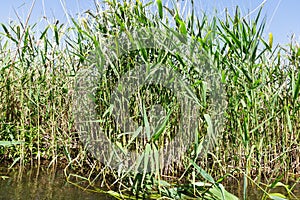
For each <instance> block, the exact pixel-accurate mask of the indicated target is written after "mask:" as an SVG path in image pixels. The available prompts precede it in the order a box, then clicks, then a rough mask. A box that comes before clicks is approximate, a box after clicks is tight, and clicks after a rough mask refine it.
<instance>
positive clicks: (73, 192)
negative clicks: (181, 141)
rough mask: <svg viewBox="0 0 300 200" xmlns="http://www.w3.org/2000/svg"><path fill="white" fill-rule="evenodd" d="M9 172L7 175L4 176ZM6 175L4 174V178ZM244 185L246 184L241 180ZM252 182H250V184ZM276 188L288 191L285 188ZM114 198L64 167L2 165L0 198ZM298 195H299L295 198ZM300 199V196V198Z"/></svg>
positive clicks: (254, 197) (254, 195) (253, 198)
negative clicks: (72, 178) (72, 179)
mask: <svg viewBox="0 0 300 200" xmlns="http://www.w3.org/2000/svg"><path fill="white" fill-rule="evenodd" d="M3 176H7V177H3ZM1 177H2V178H1ZM241 185H242V184H241ZM241 185H240V186H235V185H234V184H231V185H230V184H229V185H228V184H227V186H225V188H226V189H228V190H229V191H230V192H232V193H233V194H235V195H237V196H238V197H239V198H240V199H242V198H243V189H242V188H241ZM249 186H250V185H249ZM273 192H281V193H285V191H284V188H278V189H277V190H276V191H273ZM294 192H295V194H296V196H298V197H300V185H299V184H298V185H297V186H296V188H295V189H294ZM262 195H263V193H262V191H261V190H258V189H257V188H255V187H249V188H248V193H247V199H249V200H260V199H261V197H262ZM2 199H3V200H27V199H30V200H31V199H33V200H42V199H43V200H44V199H55V200H56V199H58V200H59V199H66V200H69V199H70V200H73V199H74V200H88V199H90V200H94V199H97V200H112V199H114V198H113V197H112V196H109V195H106V194H101V193H94V192H88V191H84V190H82V189H80V188H78V187H76V186H74V185H71V184H69V183H68V182H66V177H65V176H64V174H63V170H46V169H43V168H41V169H33V170H28V169H27V170H24V171H19V170H16V171H11V172H9V173H8V174H7V173H6V172H5V170H4V169H2V170H1V168H0V200H2ZM293 199H297V198H293ZM299 199H300V198H299Z"/></svg>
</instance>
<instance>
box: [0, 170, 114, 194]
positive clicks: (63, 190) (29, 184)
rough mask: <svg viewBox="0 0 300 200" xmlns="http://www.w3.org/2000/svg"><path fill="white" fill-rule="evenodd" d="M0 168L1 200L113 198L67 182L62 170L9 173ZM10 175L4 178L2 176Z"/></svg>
mask: <svg viewBox="0 0 300 200" xmlns="http://www.w3.org/2000/svg"><path fill="white" fill-rule="evenodd" d="M3 172H4V170H1V169H0V200H2V199H3V200H4V199H5V200H18V199H22V200H23V199H34V200H40V199H76V200H79V199H80V200H81V199H91V200H94V199H100V200H105V199H107V200H108V199H113V198H112V197H111V196H107V195H105V194H99V193H91V192H86V191H83V190H81V189H79V188H77V187H75V186H73V185H70V184H68V183H67V182H66V179H65V176H64V174H63V171H62V170H58V171H55V172H50V171H49V170H48V171H47V170H43V169H40V170H26V171H22V172H19V171H14V172H10V173H9V174H5V173H3ZM3 175H5V176H8V177H9V178H7V179H2V178H1V176H3Z"/></svg>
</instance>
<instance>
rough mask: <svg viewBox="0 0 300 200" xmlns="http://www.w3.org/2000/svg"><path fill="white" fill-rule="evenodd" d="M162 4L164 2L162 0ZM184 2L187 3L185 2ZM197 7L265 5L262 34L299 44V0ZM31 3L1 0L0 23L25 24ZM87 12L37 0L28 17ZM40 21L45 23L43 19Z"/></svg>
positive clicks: (208, 2)
mask: <svg viewBox="0 0 300 200" xmlns="http://www.w3.org/2000/svg"><path fill="white" fill-rule="evenodd" d="M163 1H164V0H163ZM185 1H186V0H185ZM194 1H195V3H196V4H197V8H199V9H202V10H204V11H206V12H207V13H213V9H217V10H218V12H219V15H224V12H223V11H224V8H225V7H227V8H228V9H229V10H231V11H233V10H234V9H235V7H236V5H238V6H239V7H240V8H241V10H242V12H243V14H244V15H246V14H248V13H249V12H250V13H251V12H253V13H254V14H255V9H256V8H257V7H258V6H259V5H261V4H262V3H263V2H265V6H264V9H263V11H264V12H263V15H264V16H265V15H266V17H267V24H266V29H265V34H266V35H267V34H268V33H269V32H272V33H273V36H274V42H280V43H281V44H285V43H288V41H289V38H290V37H291V35H292V33H294V34H295V38H296V40H297V41H298V42H300V21H299V19H300V0H194ZM31 4H32V0H1V5H0V22H1V23H8V21H9V20H10V19H16V18H17V17H16V14H15V12H17V13H18V15H19V17H20V18H21V19H22V20H23V21H25V19H26V16H27V14H28V12H29V9H30V7H31ZM87 9H94V1H93V0H36V4H35V6H34V9H33V14H32V17H31V23H35V22H39V20H42V19H43V16H47V19H48V20H49V21H50V22H51V21H53V20H54V18H57V19H59V20H60V21H62V22H66V21H67V17H66V15H65V13H68V14H70V15H72V16H76V13H80V12H82V11H84V10H87ZM42 21H45V19H43V20H42Z"/></svg>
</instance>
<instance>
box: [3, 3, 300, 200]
mask: <svg viewBox="0 0 300 200" xmlns="http://www.w3.org/2000/svg"><path fill="white" fill-rule="evenodd" d="M105 2H106V5H107V9H106V10H104V11H100V10H99V9H100V8H96V10H95V11H94V12H93V11H87V12H86V17H85V18H82V19H80V20H76V19H73V24H72V25H60V24H58V23H55V24H49V25H48V26H47V27H46V28H45V29H44V30H42V31H41V30H39V31H36V30H35V25H33V26H27V25H23V24H13V23H12V24H8V25H5V24H1V27H2V29H3V31H2V32H1V37H0V41H1V46H0V66H1V67H0V77H1V78H0V102H1V103H0V159H1V160H6V161H7V162H10V163H12V165H14V164H16V163H20V165H21V166H23V165H25V164H26V163H36V162H37V164H40V162H41V160H43V159H44V160H48V161H49V163H50V165H51V164H54V163H56V162H60V161H63V162H66V163H68V164H67V167H66V169H65V171H66V176H67V177H68V181H69V182H73V181H72V180H73V179H72V180H71V178H72V177H73V178H74V177H76V179H78V180H80V181H78V183H77V182H76V183H74V182H73V183H74V184H77V185H78V186H79V185H80V184H81V183H82V182H85V183H86V184H87V185H89V186H90V187H93V188H95V191H98V192H105V191H102V190H100V189H99V187H98V186H99V185H97V184H96V183H98V182H101V186H107V187H108V188H111V189H115V191H118V192H115V191H109V192H108V193H109V194H111V195H113V196H115V197H118V198H131V197H132V196H133V197H132V198H136V197H138V198H159V197H163V196H164V197H169V198H177V199H182V198H187V199H188V198H205V199H236V197H234V196H233V195H231V194H229V193H228V192H227V191H226V190H225V189H224V187H223V186H222V184H221V183H219V182H218V181H215V180H216V178H218V179H219V180H222V179H223V178H224V177H225V175H226V174H228V173H231V172H232V170H233V169H234V170H235V173H234V175H236V176H238V178H241V177H242V176H243V177H244V178H245V179H244V180H245V182H244V186H245V188H244V189H245V191H246V190H247V180H252V178H254V177H255V180H256V182H258V183H260V181H261V179H263V178H270V180H271V178H274V177H279V176H281V174H282V172H285V174H284V176H287V175H288V174H289V173H296V172H297V171H298V172H299V165H298V164H299V156H298V155H299V154H300V151H299V148H298V147H299V144H300V135H299V134H300V131H299V130H300V127H299V124H300V120H299V119H300V111H299V109H300V98H299V94H300V73H299V64H300V48H299V46H298V44H296V43H295V42H293V41H291V43H290V44H289V46H288V49H285V48H282V47H280V46H279V45H275V44H273V35H272V34H270V35H269V41H265V39H264V38H263V34H264V26H265V21H264V20H262V21H261V16H260V15H261V10H260V11H259V12H258V13H257V16H256V17H255V18H253V19H252V20H251V19H246V18H245V17H242V16H241V13H240V11H239V9H238V8H237V9H236V13H235V15H234V16H231V15H229V14H228V13H226V15H225V18H216V17H211V18H209V17H208V16H206V15H205V14H203V16H196V14H195V13H194V11H195V9H194V7H192V8H191V9H192V10H191V12H190V13H191V16H181V14H180V13H181V11H180V10H179V8H176V7H175V8H172V9H170V8H167V7H165V6H164V5H163V1H161V0H157V1H156V7H157V12H158V13H157V14H158V15H157V14H156V13H153V8H151V6H152V4H153V2H150V3H148V4H143V3H141V2H140V1H138V0H137V1H124V2H122V3H121V2H118V1H115V0H107V1H105ZM192 5H193V6H194V1H192ZM151 9H152V10H151ZM158 16H159V17H158ZM141 27H144V28H154V27H156V28H166V29H167V30H168V31H169V32H172V33H173V34H174V35H175V36H177V37H178V39H180V41H181V42H182V43H184V44H186V43H187V42H188V41H189V39H190V38H193V39H194V40H195V41H197V42H198V44H197V45H199V46H200V47H201V50H203V53H205V54H207V55H209V56H210V57H211V58H212V59H211V62H212V63H214V64H215V66H217V67H218V71H219V72H220V76H221V78H222V83H223V84H224V88H225V89H226V98H227V103H228V105H227V108H226V110H224V113H225V117H224V118H225V124H226V125H225V127H224V130H222V134H221V136H220V137H219V138H217V140H216V142H215V146H216V148H215V149H212V150H211V151H210V152H209V155H211V158H210V159H209V157H204V158H203V160H197V159H196V158H197V156H198V154H199V152H198V150H199V148H200V146H201V144H202V140H203V137H204V135H205V134H207V133H208V132H211V131H213V129H212V122H211V121H212V120H211V117H210V115H208V114H207V113H209V111H210V109H211V107H210V106H211V99H212V98H211V96H210V93H209V89H208V87H207V85H206V84H205V82H204V81H202V80H201V74H199V73H197V69H195V68H194V67H193V66H189V65H186V63H185V62H184V58H182V57H180V56H179V55H174V54H171V53H170V52H167V51H164V50H160V49H155V48H152V49H144V48H140V49H137V50H136V51H131V52H127V54H124V55H123V57H121V58H119V60H118V61H115V62H112V63H110V65H109V66H108V69H107V70H106V71H105V72H104V75H103V77H102V79H101V82H100V83H99V87H98V88H97V90H96V91H97V92H96V93H97V95H96V96H97V98H96V103H97V106H98V107H97V109H98V110H97V111H98V115H99V118H100V120H99V121H100V122H99V123H100V124H101V125H102V126H103V127H104V129H105V132H106V133H107V134H111V135H112V136H113V137H114V138H113V139H114V142H116V144H117V145H118V146H119V147H120V148H123V149H124V151H125V149H126V148H131V149H135V150H140V148H142V147H143V146H142V145H143V144H144V143H143V141H141V140H140V139H139V137H138V135H139V133H140V131H141V130H139V129H138V130H137V131H136V132H135V133H133V134H132V135H131V136H127V135H121V134H120V132H118V131H117V128H116V126H115V125H114V123H113V120H112V118H111V116H110V114H111V113H110V112H111V105H110V104H109V102H110V98H111V96H110V95H111V90H112V89H113V88H114V87H115V86H116V83H117V81H118V78H119V77H120V76H121V75H122V74H124V73H126V72H127V71H128V70H130V69H131V68H132V67H133V66H134V65H135V64H137V62H139V60H141V59H142V60H143V61H152V62H157V63H164V64H168V65H169V66H170V67H172V68H173V69H175V70H176V71H177V72H178V73H181V74H183V75H184V76H185V77H186V78H187V80H188V81H189V83H190V88H191V89H192V90H193V91H192V92H194V93H195V97H194V98H196V99H197V101H199V102H201V105H202V106H203V109H202V110H201V113H199V115H201V116H202V120H203V125H202V126H201V127H199V130H198V131H199V133H198V134H197V137H196V139H195V142H194V143H195V144H194V149H193V148H192V149H189V152H190V154H189V155H185V159H184V160H183V162H182V163H180V164H179V165H175V164H174V165H172V164H171V165H168V166H164V168H163V169H161V168H160V167H159V166H153V163H154V162H152V160H151V159H154V158H155V159H156V158H158V157H159V155H158V147H160V145H163V144H164V142H165V141H170V140H171V139H173V138H174V130H176V125H177V122H178V118H179V116H180V115H179V113H178V102H177V99H176V98H175V97H173V96H172V95H170V94H169V91H166V90H163V89H161V88H155V87H152V88H150V89H149V88H142V89H141V90H140V91H139V92H137V93H136V94H135V95H134V96H133V97H132V98H133V99H134V98H135V99H138V98H139V97H143V98H148V99H147V101H145V102H146V103H144V104H143V105H142V108H143V112H142V113H140V112H138V110H137V108H138V105H137V104H136V103H132V104H131V108H130V112H131V115H132V117H133V118H134V120H135V121H136V122H138V123H139V124H140V125H141V127H142V126H143V127H145V128H146V134H147V139H148V140H150V141H151V142H149V143H147V144H146V145H145V146H144V147H143V148H144V149H145V154H144V156H143V157H142V158H141V160H140V163H141V165H140V167H144V168H143V173H138V172H135V173H133V172H132V171H127V172H122V171H116V170H113V169H111V168H109V167H108V166H105V165H103V164H102V163H99V161H97V160H96V159H95V158H93V157H91V155H90V154H89V153H87V149H86V147H85V146H84V145H83V144H82V143H81V142H80V140H79V137H78V130H76V127H75V126H74V118H73V115H72V114H73V112H74V101H73V100H74V96H73V95H74V91H73V89H74V80H75V78H77V75H78V71H80V70H81V69H84V68H86V67H89V66H87V65H89V64H90V63H88V59H89V58H90V57H89V56H90V54H92V53H94V52H98V53H99V55H97V57H98V58H101V56H103V55H102V54H101V48H102V46H101V45H102V44H101V39H105V38H114V37H116V36H118V35H121V34H122V33H129V32H130V31H132V30H136V29H140V28H141ZM100 36H101V37H100ZM102 36H103V37H102ZM96 50H99V51H96ZM101 62H102V61H101V59H99V63H97V67H99V70H102V68H101V66H103V63H101ZM120 87H121V86H120ZM149 90H151V94H152V95H149ZM153 93H154V94H155V95H153ZM133 102H134V101H133ZM157 103H160V104H162V106H163V107H164V109H166V110H167V117H166V118H165V119H164V120H163V121H162V123H161V124H160V126H159V127H158V129H157V130H154V134H152V136H151V134H150V133H151V130H150V129H149V112H150V106H151V105H152V104H157ZM150 152H154V156H153V157H154V158H153V157H151V156H150ZM182 153H185V152H178V154H182ZM151 165H152V167H154V168H155V172H153V173H146V171H147V169H146V167H148V166H151ZM69 169H72V170H79V171H78V174H80V175H77V174H74V173H73V174H72V173H69V171H68V170H69ZM86 172H88V173H86ZM236 172H240V173H239V174H236ZM87 174H88V175H87ZM83 175H87V177H84V176H83ZM166 177H171V178H169V179H167V178H166ZM172 177H175V178H173V179H172ZM213 177H216V178H213ZM2 178H3V177H2ZM285 178H287V177H285ZM81 181H82V182H81ZM298 181H299V180H298ZM79 182H80V183H79ZM275 182H276V183H275ZM275 182H274V184H271V186H268V187H267V189H266V190H268V189H273V188H274V187H275V186H279V184H280V183H281V182H280V181H279V180H277V181H275ZM283 185H284V184H283ZM281 186H282V185H281ZM284 186H286V185H284ZM285 188H286V191H287V195H292V191H291V190H290V189H289V188H288V187H287V186H286V187H285ZM265 193H266V196H267V197H269V198H271V199H284V198H285V196H283V195H282V194H277V193H272V192H271V191H270V192H269V190H268V192H265Z"/></svg>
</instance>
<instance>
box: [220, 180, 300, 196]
mask: <svg viewBox="0 0 300 200" xmlns="http://www.w3.org/2000/svg"><path fill="white" fill-rule="evenodd" d="M289 185H294V183H290V184H289ZM261 187H262V189H265V190H266V192H269V193H280V194H283V195H285V196H286V197H287V198H288V199H289V200H298V199H300V183H299V182H298V183H297V184H296V185H295V187H294V188H293V190H292V192H293V195H290V196H288V194H287V191H286V189H285V188H284V187H277V188H274V189H272V190H269V189H268V188H265V187H264V186H261ZM225 188H226V189H227V190H228V191H229V192H231V193H233V194H235V195H236V196H237V197H238V198H239V199H243V196H244V194H243V182H242V181H240V184H236V182H234V183H227V184H225ZM263 196H264V192H263V191H262V190H261V189H259V188H258V187H257V186H255V185H252V184H248V186H247V194H246V197H247V200H261V199H262V198H263ZM267 199H268V198H267Z"/></svg>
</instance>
